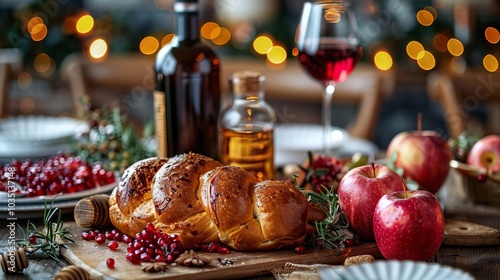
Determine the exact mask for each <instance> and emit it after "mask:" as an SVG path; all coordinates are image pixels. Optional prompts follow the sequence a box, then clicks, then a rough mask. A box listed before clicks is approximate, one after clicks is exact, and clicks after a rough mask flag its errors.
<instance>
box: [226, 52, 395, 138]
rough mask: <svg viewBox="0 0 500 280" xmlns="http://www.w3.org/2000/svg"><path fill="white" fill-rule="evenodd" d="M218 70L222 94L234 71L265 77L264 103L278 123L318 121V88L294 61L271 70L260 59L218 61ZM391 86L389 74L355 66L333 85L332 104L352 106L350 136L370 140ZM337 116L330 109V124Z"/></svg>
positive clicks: (320, 95) (392, 77)
mask: <svg viewBox="0 0 500 280" xmlns="http://www.w3.org/2000/svg"><path fill="white" fill-rule="evenodd" d="M221 67H222V69H223V70H222V71H223V72H222V74H221V83H222V90H223V92H224V93H227V92H229V85H228V81H229V79H230V77H231V75H232V74H233V73H234V72H235V71H239V70H257V71H259V72H261V73H262V74H263V75H265V76H266V78H267V80H266V93H265V94H266V100H267V101H268V102H269V103H270V104H271V105H272V106H273V107H274V108H275V111H277V116H278V122H305V123H321V122H322V121H321V102H322V87H321V85H320V83H318V82H317V81H315V80H313V79H312V78H311V77H309V76H308V74H307V73H306V72H305V70H304V69H303V68H302V66H301V65H300V64H299V62H298V61H297V60H296V59H289V60H288V61H287V62H286V65H285V66H284V67H282V68H279V69H274V70H273V68H272V67H268V66H266V62H265V61H263V60H261V59H240V58H231V59H222V60H221ZM394 83H395V81H394V76H393V74H392V73H390V72H381V71H379V70H377V69H376V68H375V67H373V66H371V65H365V64H359V65H358V66H357V67H356V68H355V70H354V71H353V72H352V74H351V76H350V77H349V78H348V79H347V80H346V81H345V82H343V83H340V84H338V85H337V89H336V91H335V93H334V94H333V101H332V103H333V104H332V105H335V106H336V107H343V106H353V107H355V112H354V119H348V122H349V123H348V124H347V127H346V128H347V130H348V132H349V134H350V135H351V136H354V137H359V138H363V139H367V140H373V137H374V132H375V129H376V125H377V121H378V117H379V113H380V109H381V106H382V103H383V101H384V99H385V98H387V97H388V96H389V95H390V94H391V92H392V90H393V87H394ZM226 98H228V97H227V96H226ZM226 101H227V100H226ZM341 114H342V112H337V111H335V110H333V111H332V121H333V122H334V121H335V119H336V118H339V117H342V116H340V115H341Z"/></svg>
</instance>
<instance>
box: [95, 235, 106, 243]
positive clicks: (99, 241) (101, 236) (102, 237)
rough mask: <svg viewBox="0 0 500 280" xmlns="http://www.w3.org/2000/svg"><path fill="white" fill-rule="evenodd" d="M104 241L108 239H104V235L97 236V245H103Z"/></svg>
mask: <svg viewBox="0 0 500 280" xmlns="http://www.w3.org/2000/svg"><path fill="white" fill-rule="evenodd" d="M104 241H106V238H105V237H104V235H97V236H96V237H95V242H97V244H103V243H104Z"/></svg>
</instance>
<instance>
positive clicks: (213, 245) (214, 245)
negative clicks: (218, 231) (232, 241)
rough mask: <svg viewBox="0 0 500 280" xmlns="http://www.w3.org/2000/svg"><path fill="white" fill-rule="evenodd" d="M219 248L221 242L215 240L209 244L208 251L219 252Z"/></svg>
mask: <svg viewBox="0 0 500 280" xmlns="http://www.w3.org/2000/svg"><path fill="white" fill-rule="evenodd" d="M218 248H219V244H217V243H215V242H212V243H210V244H209V245H208V251H209V252H210V253H215V252H217V249H218Z"/></svg>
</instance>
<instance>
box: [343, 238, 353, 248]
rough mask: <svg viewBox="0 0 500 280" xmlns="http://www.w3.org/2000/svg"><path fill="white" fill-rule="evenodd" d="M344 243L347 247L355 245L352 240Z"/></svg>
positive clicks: (346, 240) (345, 240)
mask: <svg viewBox="0 0 500 280" xmlns="http://www.w3.org/2000/svg"><path fill="white" fill-rule="evenodd" d="M342 242H343V243H344V246H345V247H352V245H353V244H354V242H353V241H352V239H344V240H343V241H342Z"/></svg>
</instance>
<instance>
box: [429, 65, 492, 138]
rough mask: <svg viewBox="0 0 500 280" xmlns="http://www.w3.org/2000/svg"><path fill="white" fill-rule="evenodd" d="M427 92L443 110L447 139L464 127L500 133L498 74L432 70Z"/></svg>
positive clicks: (456, 134)
mask: <svg viewBox="0 0 500 280" xmlns="http://www.w3.org/2000/svg"><path fill="white" fill-rule="evenodd" d="M427 89H428V93H429V94H430V96H431V98H432V99H434V100H435V101H436V102H438V103H439V104H440V105H441V107H442V109H443V113H444V119H445V121H446V123H447V126H448V131H449V134H450V137H458V135H460V133H462V132H463V131H465V130H467V129H468V128H471V129H475V128H481V129H482V130H483V131H484V133H485V134H500V123H499V122H498V120H500V73H498V72H495V73H490V72H487V71H485V70H467V71H465V72H464V73H461V74H459V73H449V72H444V71H436V72H433V73H431V74H430V75H429V76H428V81H427Z"/></svg>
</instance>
